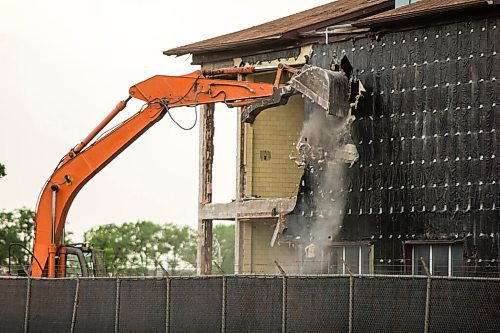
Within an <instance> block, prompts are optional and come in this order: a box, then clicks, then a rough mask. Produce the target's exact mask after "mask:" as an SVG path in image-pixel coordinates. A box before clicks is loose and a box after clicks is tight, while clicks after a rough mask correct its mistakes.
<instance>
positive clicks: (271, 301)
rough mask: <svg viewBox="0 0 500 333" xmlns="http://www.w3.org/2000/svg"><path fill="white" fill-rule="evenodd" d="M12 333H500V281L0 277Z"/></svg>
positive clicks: (0, 322) (4, 326) (1, 316)
mask: <svg viewBox="0 0 500 333" xmlns="http://www.w3.org/2000/svg"><path fill="white" fill-rule="evenodd" d="M0 290H2V297H0V327H1V329H0V330H1V331H2V332H3V331H6V332H7V331H8V332H23V331H30V332H34V331H36V332H39V331H58V332H59V331H60V332H71V331H74V332H104V331H105V332H110V331H111V332H113V331H115V332H137V331H154V332H156V331H166V332H264V331H265V332H290V333H292V332H301V333H302V332H306V333H307V332H367V331H377V332H444V331H449V332H451V331H460V332H500V321H499V320H497V319H498V314H499V313H500V301H499V300H500V298H499V295H500V279H488V278H443V277H436V276H409V275H406V276H402V275H400V276H388V275H384V276H380V275H370V276H359V275H352V276H345V275H344V276H338V275H335V276H330V275H322V276H290V275H288V276H255V275H252V276H242V275H237V276H232V275H230V276H208V277H168V278H120V279H116V278H99V279H91V278H80V279H78V280H76V279H58V280H47V279H37V280H33V279H27V278H15V279H12V278H0Z"/></svg>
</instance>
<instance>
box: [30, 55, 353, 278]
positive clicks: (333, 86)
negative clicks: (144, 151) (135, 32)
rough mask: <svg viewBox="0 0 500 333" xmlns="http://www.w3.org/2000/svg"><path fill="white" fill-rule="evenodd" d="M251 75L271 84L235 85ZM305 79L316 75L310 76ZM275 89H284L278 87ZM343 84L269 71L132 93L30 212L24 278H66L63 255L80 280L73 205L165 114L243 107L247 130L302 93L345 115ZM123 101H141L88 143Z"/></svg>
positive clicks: (137, 88)
mask: <svg viewBox="0 0 500 333" xmlns="http://www.w3.org/2000/svg"><path fill="white" fill-rule="evenodd" d="M259 70H262V71H264V70H267V71H269V70H273V71H274V70H275V71H276V78H275V80H274V83H255V82H246V81H238V80H236V77H237V75H240V74H243V75H245V74H251V73H255V72H258V71H259ZM311 71H317V73H319V74H314V75H312V74H311ZM287 79H289V80H287ZM282 81H286V83H285V84H283V83H282ZM348 82H349V79H348V78H347V77H346V75H345V74H344V73H342V72H333V71H328V70H323V69H320V68H311V66H308V68H307V69H306V70H304V68H302V69H296V68H292V67H288V66H285V65H279V66H278V67H275V68H274V69H269V68H261V69H259V68H255V67H240V68H227V69H216V70H210V71H201V70H198V71H195V72H193V73H190V74H187V75H182V76H162V75H157V76H154V77H151V78H150V79H147V80H145V81H143V82H140V83H138V84H136V85H134V86H132V87H131V88H130V90H129V96H128V97H127V99H125V100H124V101H121V102H119V103H118V105H117V106H116V107H115V108H114V109H113V110H112V111H111V113H110V114H108V115H107V116H106V118H105V119H104V120H103V121H102V122H101V123H100V124H99V125H98V126H97V127H96V128H95V129H94V130H93V131H92V132H90V134H89V135H87V136H86V137H85V138H84V139H83V141H82V142H81V143H79V144H78V145H76V146H75V147H74V148H72V149H71V150H70V151H69V152H68V153H67V154H66V155H65V156H64V157H63V158H62V159H61V161H60V162H59V164H58V165H57V167H56V169H55V171H54V173H53V174H52V175H51V176H50V178H49V179H48V181H47V182H46V184H45V186H44V187H43V189H42V192H41V195H40V198H39V201H38V205H37V211H36V219H35V241H34V250H33V259H32V264H31V276H32V277H49V278H55V277H64V276H66V260H67V255H68V254H76V255H77V256H78V259H79V262H80V265H81V266H82V275H86V274H87V270H86V267H83V266H85V265H86V264H85V261H83V259H82V258H83V255H82V254H83V252H92V249H90V248H88V247H86V246H77V247H74V246H73V247H72V246H66V245H64V240H63V238H64V236H63V234H64V225H65V222H66V216H67V214H68V211H69V209H70V207H71V204H72V202H73V200H74V199H75V197H76V195H77V194H78V192H79V191H80V189H81V188H82V187H83V186H84V185H85V184H86V183H87V182H88V181H89V180H90V179H91V178H92V177H93V176H95V175H96V174H97V173H98V172H99V171H100V170H101V169H103V168H104V167H105V166H106V165H107V164H108V163H110V162H111V161H112V160H113V159H114V158H115V157H116V156H118V155H119V154H120V153H121V152H122V151H123V150H125V149H126V148H127V147H128V146H129V145H130V144H131V143H132V142H134V141H135V140H136V139H138V138H139V137H140V136H141V135H142V134H143V133H145V132H146V131H147V130H148V129H149V128H150V127H151V126H153V125H154V124H155V123H156V122H157V121H159V120H161V119H162V118H163V117H164V116H165V115H167V114H169V110H170V109H171V108H175V107H181V106H196V105H202V104H208V103H217V102H223V103H225V104H227V105H228V106H237V107H243V109H242V110H243V111H242V112H243V113H242V115H243V118H244V120H245V121H247V122H252V121H253V120H254V119H255V117H256V116H257V114H258V113H259V112H260V111H262V110H264V109H266V108H269V107H273V106H277V105H282V104H285V103H286V102H287V100H288V97H290V96H291V95H293V94H296V93H302V94H304V95H305V96H307V97H309V98H311V99H312V100H313V101H315V102H316V103H318V104H319V105H321V106H322V107H323V108H325V109H326V110H327V111H328V112H329V113H330V114H339V113H340V114H345V112H348V107H349V88H348V87H349V85H348ZM131 98H137V99H139V100H142V101H144V102H145V104H144V107H143V108H142V109H141V110H140V111H138V112H137V113H135V114H134V115H132V116H131V117H130V118H128V119H127V120H125V121H124V122H122V123H121V124H119V125H118V126H116V127H114V128H112V129H111V130H109V131H107V132H105V133H104V135H102V136H101V137H98V138H97V139H96V140H94V139H95V138H96V137H97V136H98V135H99V134H100V133H102V132H103V130H104V128H105V127H106V125H108V124H109V122H110V121H111V120H112V119H113V118H114V117H115V116H116V115H117V114H118V113H120V112H122V111H123V109H124V108H125V107H126V105H127V102H128V101H129V100H130V99H131ZM346 108H347V109H346ZM346 110H347V111H346ZM170 117H171V115H170ZM93 140H94V141H93ZM94 264H95V262H94ZM93 271H94V272H98V271H100V269H98V268H97V267H94V269H93Z"/></svg>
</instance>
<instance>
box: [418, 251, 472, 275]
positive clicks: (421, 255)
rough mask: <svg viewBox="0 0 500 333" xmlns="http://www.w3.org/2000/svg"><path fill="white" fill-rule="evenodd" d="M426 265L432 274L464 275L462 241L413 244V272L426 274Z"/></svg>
mask: <svg viewBox="0 0 500 333" xmlns="http://www.w3.org/2000/svg"><path fill="white" fill-rule="evenodd" d="M422 259H423V261H424V263H425V266H426V267H427V269H428V270H429V273H430V274H431V275H436V276H461V275H463V244H462V243H448V244H442V243H434V244H433V243H428V244H413V245H412V262H413V267H412V274H414V275H426V274H427V273H426V271H425V269H424V266H423V264H422Z"/></svg>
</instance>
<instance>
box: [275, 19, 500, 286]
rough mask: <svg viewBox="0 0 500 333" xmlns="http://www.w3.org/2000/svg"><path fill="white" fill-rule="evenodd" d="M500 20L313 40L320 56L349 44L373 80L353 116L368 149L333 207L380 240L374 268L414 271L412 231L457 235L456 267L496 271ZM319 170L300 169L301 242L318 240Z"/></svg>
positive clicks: (322, 61) (350, 236) (361, 73)
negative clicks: (314, 236)
mask: <svg viewBox="0 0 500 333" xmlns="http://www.w3.org/2000/svg"><path fill="white" fill-rule="evenodd" d="M499 21H500V20H499V19H498V18H490V19H480V20H474V21H470V22H460V23H454V24H448V25H443V26H437V27H430V28H422V29H416V30H408V31H403V32H392V33H387V34H384V35H380V36H379V38H378V39H371V38H362V39H357V40H349V41H345V42H339V43H334V44H329V45H324V44H323V45H315V46H314V49H313V50H314V53H313V55H312V57H311V64H313V65H316V66H320V67H323V68H330V67H331V65H332V64H335V63H339V62H340V59H341V58H342V57H343V56H347V57H348V59H349V60H350V61H351V64H352V66H353V67H354V69H355V75H357V76H358V77H359V78H360V79H361V81H362V82H363V83H364V85H365V87H366V89H367V94H366V96H365V98H364V99H363V100H362V101H361V104H360V108H359V110H357V111H356V112H355V113H354V114H355V116H356V117H357V119H356V121H355V122H354V123H353V126H352V135H353V139H354V142H355V144H356V146H357V149H358V152H359V155H360V160H359V161H358V162H357V163H355V164H353V165H352V166H346V168H345V173H346V174H345V177H343V178H342V179H339V182H340V183H341V192H342V195H343V197H344V198H345V207H344V208H343V209H342V212H340V211H339V210H337V211H335V212H332V214H342V215H344V218H343V223H342V224H341V225H340V226H338V227H337V228H338V230H332V234H337V236H336V237H335V240H336V241H362V240H368V241H370V242H371V243H372V244H374V260H375V272H376V273H386V272H387V273H408V272H411V266H412V262H411V258H412V257H411V255H412V253H411V252H409V251H411V250H410V248H411V246H408V244H411V241H413V240H428V241H429V242H431V241H437V240H450V241H452V240H453V241H459V242H460V244H462V245H463V255H462V258H461V259H462V261H461V263H460V264H461V266H462V267H461V270H460V272H459V273H458V274H459V275H482V274H483V275H488V276H491V275H492V274H493V275H498V264H497V261H498V259H499V248H500V245H499V244H500V243H499V239H500V230H499V229H500V223H499V221H500V215H499V205H500V199H499V198H500V196H499V187H498V157H497V156H498V148H497V147H498V140H497V132H498V127H499V126H498V125H499V124H498V119H499V116H500V114H499V109H498V102H499V101H498V96H500V82H499V81H498V78H499V77H500V65H499V64H500V61H499V55H498V53H497V52H498V51H499V48H500V43H499V41H500V38H499V35H498V24H499V23H500V22H499ZM312 110H313V106H312V105H311V104H310V103H307V104H306V116H307V113H308V112H312ZM315 177H317V176H316V175H314V174H307V173H306V175H305V178H303V180H305V181H306V183H305V184H304V186H302V187H301V190H300V192H299V198H298V206H297V207H296V210H295V211H294V214H292V216H290V217H289V219H288V222H287V223H288V225H289V229H288V230H287V232H285V234H286V233H288V234H289V236H296V234H300V235H301V236H302V239H303V240H304V242H306V240H307V242H312V241H314V240H311V239H308V237H309V236H310V234H309V230H308V228H307V227H306V228H303V227H304V226H308V225H312V224H314V223H316V222H318V219H317V214H316V213H317V212H315V211H314V209H315V208H314V205H311V202H314V198H313V194H311V191H309V189H310V187H311V186H312V185H313V183H314V182H315V181H316V178H315ZM324 192H325V193H328V189H325V191H324ZM311 210H312V211H311ZM304 212H305V214H304Z"/></svg>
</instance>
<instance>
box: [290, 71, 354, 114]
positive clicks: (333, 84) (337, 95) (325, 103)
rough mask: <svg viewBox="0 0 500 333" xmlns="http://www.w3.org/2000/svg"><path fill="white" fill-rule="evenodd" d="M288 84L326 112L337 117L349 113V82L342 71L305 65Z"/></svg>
mask: <svg viewBox="0 0 500 333" xmlns="http://www.w3.org/2000/svg"><path fill="white" fill-rule="evenodd" d="M289 84H290V86H291V87H292V88H293V89H295V90H297V91H298V92H300V93H302V94H303V95H304V96H306V97H308V98H309V99H311V100H312V101H313V102H314V103H316V104H318V105H320V106H321V107H322V108H323V109H325V110H326V112H327V113H328V114H330V115H333V116H336V117H339V118H344V117H347V116H348V115H349V108H350V105H349V96H350V83H349V79H348V78H347V76H346V75H345V74H344V72H342V71H339V72H334V71H330V70H327V69H323V68H320V67H316V66H309V65H305V66H304V67H303V68H302V70H301V71H300V72H298V73H297V74H295V75H294V76H292V78H291V79H290V83H289Z"/></svg>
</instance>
